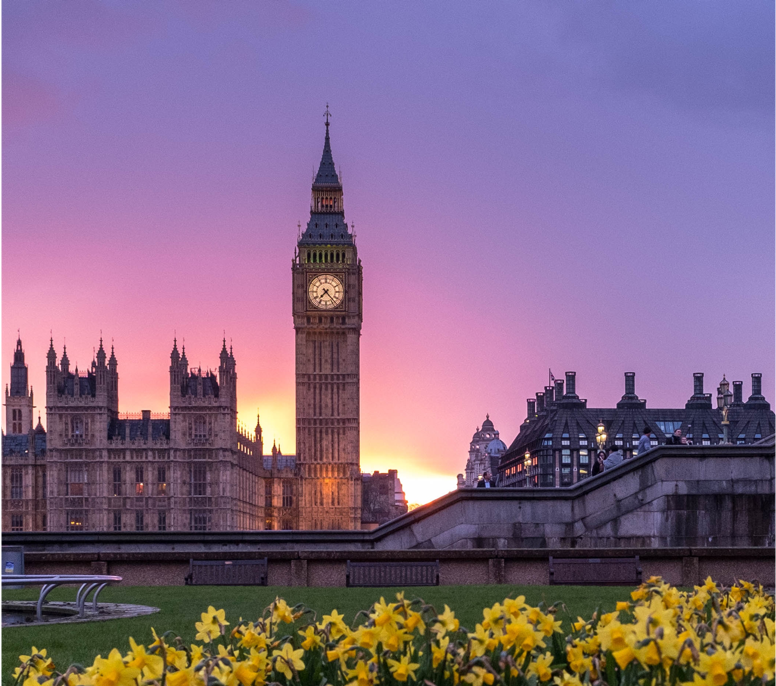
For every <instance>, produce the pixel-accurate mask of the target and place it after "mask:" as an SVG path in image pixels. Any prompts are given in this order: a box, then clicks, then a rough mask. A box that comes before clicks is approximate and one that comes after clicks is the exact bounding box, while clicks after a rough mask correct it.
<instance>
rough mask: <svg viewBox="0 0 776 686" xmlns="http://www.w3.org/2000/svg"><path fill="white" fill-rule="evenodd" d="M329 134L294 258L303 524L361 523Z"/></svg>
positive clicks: (350, 290) (341, 231) (349, 260)
mask: <svg viewBox="0 0 776 686" xmlns="http://www.w3.org/2000/svg"><path fill="white" fill-rule="evenodd" d="M325 116H326V139H325V142H324V145H323V155H322V157H321V164H320V167H319V168H318V173H317V175H316V177H315V180H314V181H313V187H312V201H311V205H310V221H309V222H308V224H307V228H306V229H305V231H304V233H302V235H301V236H300V238H299V243H298V245H297V250H296V255H295V256H294V261H293V267H292V272H293V312H294V330H295V332H296V453H297V471H298V475H299V528H300V529H360V528H361V466H360V460H359V455H360V448H359V378H360V374H359V358H360V355H359V338H360V336H361V319H362V303H361V283H362V276H361V262H360V261H359V259H358V251H357V250H356V242H355V239H354V237H353V234H351V233H350V230H349V229H348V225H347V224H346V223H345V213H344V208H343V204H342V183H341V182H340V178H339V176H338V175H337V172H336V170H335V168H334V159H333V158H332V154H331V143H330V140H329V111H328V107H327V108H326V115H325Z"/></svg>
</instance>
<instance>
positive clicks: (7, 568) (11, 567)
mask: <svg viewBox="0 0 776 686" xmlns="http://www.w3.org/2000/svg"><path fill="white" fill-rule="evenodd" d="M14 569H16V565H14V563H13V562H10V561H9V562H6V563H5V569H4V570H3V574H13V573H14Z"/></svg>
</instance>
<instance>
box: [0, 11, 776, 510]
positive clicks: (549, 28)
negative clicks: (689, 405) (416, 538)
mask: <svg viewBox="0 0 776 686" xmlns="http://www.w3.org/2000/svg"><path fill="white" fill-rule="evenodd" d="M773 15H774V5H773V3H772V2H758V1H755V2H746V3H732V2H724V3H723V2H717V3H710V2H690V1H688V2H681V3H668V2H640V3H622V2H620V3H615V2H596V3H573V4H572V3H561V2H557V3H556V2H539V1H538V0H535V1H534V2H525V3H509V2H489V3H481V2H450V1H445V2H442V1H441V0H440V1H437V2H432V1H429V2H422V3H416V2H409V1H405V2H398V1H397V2H385V3H363V2H355V1H353V2H285V1H280V0H276V1H267V2H253V1H247V0H246V1H240V0H231V1H230V2H218V1H216V0H180V1H173V0H163V1H161V2H148V1H140V2H131V1H130V0H125V1H122V2H118V1H117V0H69V1H67V2H65V1H64V0H25V1H24V2H21V1H19V2H13V1H6V2H4V3H3V10H2V19H3V21H2V34H3V35H2V37H3V47H2V49H3V53H2V57H3V61H2V78H3V80H2V85H3V100H2V104H3V120H2V130H3V141H2V142H3V148H2V150H3V166H2V171H3V174H2V182H3V198H2V201H3V202H2V205H3V214H2V219H3V233H2V238H3V240H2V287H3V292H2V305H3V311H2V314H3V317H2V325H3V329H2V334H3V337H2V353H3V382H4V383H7V382H8V379H9V370H8V365H9V364H10V361H11V357H12V351H13V348H14V343H15V339H16V331H17V329H20V330H21V335H22V339H23V342H24V347H25V351H26V354H27V361H28V364H29V365H30V378H31V383H32V384H33V386H34V388H35V392H36V399H37V402H36V405H37V406H38V408H39V409H43V408H42V406H43V405H44V397H45V375H44V366H45V354H46V350H47V348H48V342H49V331H52V332H53V337H54V344H55V347H56V350H57V353H58V354H59V355H61V353H62V345H63V341H64V340H65V339H66V340H67V350H68V356H69V358H70V361H71V364H74V363H76V362H77V363H78V366H79V367H80V368H81V369H82V370H83V369H85V368H86V367H87V366H88V365H89V363H90V362H91V359H92V351H93V348H94V347H95V346H96V345H97V344H98V339H99V337H100V331H102V335H103V337H104V339H105V341H106V342H107V343H108V344H109V343H110V342H111V341H114V342H115V349H116V356H117V358H118V361H119V375H120V384H119V394H120V405H121V410H122V411H140V410H142V409H151V410H154V411H166V410H167V407H168V397H169V396H168V393H169V386H168V366H169V354H170V350H171V347H172V339H173V335H174V334H175V333H177V336H178V340H179V342H180V341H181V339H184V338H185V343H186V350H187V353H188V358H189V361H190V362H191V363H192V364H193V365H201V366H202V367H203V369H204V368H207V367H216V366H217V364H218V359H217V357H218V352H219V350H220V347H221V338H222V336H223V335H224V333H223V332H224V331H225V332H226V338H227V342H230V341H231V342H232V343H233V345H234V353H235V357H236V359H237V372H238V399H239V400H238V406H239V411H240V418H241V420H242V421H243V422H244V423H246V424H247V425H248V426H250V427H253V426H254V425H255V418H256V409H257V408H260V410H261V421H262V426H263V428H264V435H265V440H266V441H268V443H269V446H271V444H272V440H273V438H275V439H277V440H278V441H279V442H280V444H281V447H282V449H283V452H284V453H292V452H293V451H294V447H295V446H294V337H293V328H292V320H291V259H292V257H293V254H294V247H295V244H296V237H297V222H302V223H303V224H304V223H305V221H306V219H307V218H308V216H309V200H310V184H311V181H312V172H313V169H314V168H316V167H317V164H318V161H319V160H320V155H321V150H322V147H323V135H324V126H323V117H322V115H323V111H324V108H325V106H326V103H327V102H328V103H329V106H330V108H331V112H332V115H333V116H332V123H331V135H332V147H333V153H334V160H335V162H336V164H337V165H338V167H340V168H341V171H342V177H343V184H344V190H345V216H346V219H347V220H348V221H349V222H351V223H353V222H354V223H355V228H356V232H357V236H358V237H357V241H358V249H359V256H360V257H361V259H362V262H363V267H364V324H363V330H362V338H361V352H362V356H361V461H362V468H363V469H364V470H365V471H371V470H375V469H380V470H381V471H384V470H386V469H389V468H396V469H398V470H399V475H400V477H401V479H402V482H403V484H404V487H405V491H406V493H407V496H408V499H409V501H410V502H418V503H421V502H425V501H427V500H430V499H432V498H434V497H437V496H439V495H441V494H442V493H444V492H446V491H448V490H450V489H452V488H454V486H455V475H456V474H457V473H459V472H462V471H463V469H464V465H465V462H466V457H467V450H468V444H469V441H470V440H471V437H472V433H473V432H474V430H475V428H476V427H477V426H478V425H479V424H481V422H482V420H483V419H484V418H485V414H486V413H490V416H491V419H492V420H493V422H494V423H495V426H496V428H497V429H498V430H499V431H500V432H501V437H502V439H503V440H504V441H505V442H506V443H507V444H509V443H510V442H511V441H512V440H513V439H514V437H515V435H516V434H517V431H518V429H519V426H520V423H521V422H522V420H523V419H524V417H525V412H526V403H525V401H526V398H527V397H529V396H532V395H533V394H534V393H535V392H536V391H538V390H541V388H542V386H543V385H545V384H546V383H547V372H548V368H552V370H553V372H554V373H555V375H556V376H561V375H562V373H563V372H565V371H567V370H574V371H576V372H577V391H578V393H579V394H580V396H581V397H583V398H587V399H588V404H589V406H591V407H594V406H612V405H613V404H614V403H615V402H616V401H617V400H618V399H619V398H620V396H621V395H622V393H623V373H624V372H625V371H635V372H636V391H637V393H638V394H639V395H640V396H641V397H645V398H647V402H648V406H649V407H679V406H682V405H683V404H684V402H686V400H687V398H688V397H689V396H690V395H691V394H692V374H693V372H698V371H702V372H705V374H706V392H714V389H715V388H716V386H717V383H718V382H719V380H720V379H721V377H722V374H723V373H725V374H726V375H727V378H728V379H729V380H734V379H736V380H737V379H742V380H744V394H745V396H748V395H749V393H750V374H751V372H762V373H763V390H764V393H765V395H766V397H767V399H768V400H769V401H770V402H771V403H773V402H774V400H775V398H774V346H773V341H774V268H773V260H774V164H773V160H774V125H773V121H774V106H773V103H774V35H773V33H774V16H773ZM44 419H45V417H44Z"/></svg>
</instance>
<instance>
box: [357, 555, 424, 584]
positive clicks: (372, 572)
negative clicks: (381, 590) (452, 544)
mask: <svg viewBox="0 0 776 686" xmlns="http://www.w3.org/2000/svg"><path fill="white" fill-rule="evenodd" d="M345 583H346V585H347V586H378V587H379V586H439V560H435V561H434V562H351V561H350V560H348V569H347V575H346V582H345Z"/></svg>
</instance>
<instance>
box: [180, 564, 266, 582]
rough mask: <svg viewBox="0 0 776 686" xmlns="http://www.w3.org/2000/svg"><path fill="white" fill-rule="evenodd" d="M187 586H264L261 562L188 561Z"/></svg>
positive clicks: (264, 565)
mask: <svg viewBox="0 0 776 686" xmlns="http://www.w3.org/2000/svg"><path fill="white" fill-rule="evenodd" d="M185 581H186V585H187V586H266V585H267V558H266V557H265V558H264V559H263V560H189V573H188V574H187V575H186V578H185Z"/></svg>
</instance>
